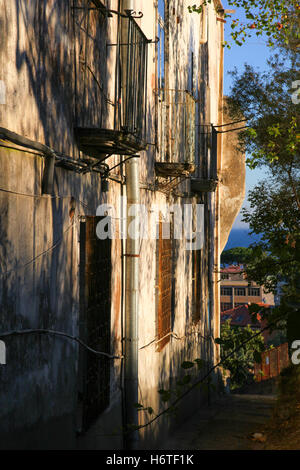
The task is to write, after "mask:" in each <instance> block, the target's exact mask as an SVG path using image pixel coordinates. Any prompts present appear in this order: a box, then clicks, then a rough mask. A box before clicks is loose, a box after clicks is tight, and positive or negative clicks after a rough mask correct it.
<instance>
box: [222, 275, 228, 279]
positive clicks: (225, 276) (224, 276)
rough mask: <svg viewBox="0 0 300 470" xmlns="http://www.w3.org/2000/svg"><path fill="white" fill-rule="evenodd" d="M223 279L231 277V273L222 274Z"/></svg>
mask: <svg viewBox="0 0 300 470" xmlns="http://www.w3.org/2000/svg"><path fill="white" fill-rule="evenodd" d="M221 279H229V274H221Z"/></svg>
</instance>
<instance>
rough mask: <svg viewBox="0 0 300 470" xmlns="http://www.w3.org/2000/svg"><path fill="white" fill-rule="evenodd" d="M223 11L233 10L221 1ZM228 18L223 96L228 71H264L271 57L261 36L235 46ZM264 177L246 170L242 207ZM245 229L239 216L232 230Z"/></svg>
mask: <svg viewBox="0 0 300 470" xmlns="http://www.w3.org/2000/svg"><path fill="white" fill-rule="evenodd" d="M222 3H223V6H224V8H225V9H233V7H231V6H229V5H228V4H227V2H226V1H223V2H222ZM243 16H244V15H243V12H242V11H241V10H239V9H236V13H235V14H233V15H232V18H242V17H243ZM230 31H231V28H230V18H228V19H227V24H225V40H227V41H230V43H231V49H227V48H225V51H224V94H225V95H226V94H229V92H230V87H231V85H232V79H231V77H230V75H229V74H228V72H229V71H231V70H233V69H234V67H237V69H238V70H240V71H242V70H243V68H244V64H245V63H247V64H250V65H252V66H255V67H256V68H257V69H258V70H261V71H263V70H265V69H266V63H267V60H268V58H269V57H270V56H271V54H272V53H274V52H273V51H272V49H270V48H269V47H267V46H266V41H265V40H264V38H262V37H261V36H260V37H259V38H256V37H253V38H251V39H250V38H249V40H247V42H246V43H245V44H244V45H243V46H237V45H235V44H234V43H233V42H232V40H231V38H230ZM265 176H266V172H265V170H264V169H256V170H250V169H249V168H247V170H246V197H245V201H244V205H246V204H247V192H248V191H249V189H251V188H253V187H254V186H255V184H256V183H257V181H259V180H262V179H263V178H264V177H265ZM240 227H241V228H246V227H247V225H246V224H244V223H242V222H241V216H240V215H239V216H238V217H237V219H236V221H235V223H234V226H233V228H240Z"/></svg>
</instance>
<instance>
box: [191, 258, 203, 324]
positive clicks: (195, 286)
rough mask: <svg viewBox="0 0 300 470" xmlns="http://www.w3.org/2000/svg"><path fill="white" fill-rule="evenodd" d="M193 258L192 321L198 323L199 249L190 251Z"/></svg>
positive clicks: (199, 303) (199, 302)
mask: <svg viewBox="0 0 300 470" xmlns="http://www.w3.org/2000/svg"><path fill="white" fill-rule="evenodd" d="M192 257H193V258H192V260H193V278H192V282H193V322H194V323H198V321H199V320H200V314H201V250H193V251H192Z"/></svg>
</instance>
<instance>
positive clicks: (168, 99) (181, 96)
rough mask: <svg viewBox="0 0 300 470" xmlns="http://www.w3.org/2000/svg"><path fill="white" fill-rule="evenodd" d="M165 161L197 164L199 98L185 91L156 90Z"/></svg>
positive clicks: (159, 149)
mask: <svg viewBox="0 0 300 470" xmlns="http://www.w3.org/2000/svg"><path fill="white" fill-rule="evenodd" d="M156 92H157V97H158V119H157V121H158V122H157V130H158V133H157V144H158V151H159V154H160V157H159V159H160V161H161V162H174V163H175V162H186V163H195V136H196V132H195V129H196V121H195V116H196V100H195V98H194V97H193V96H192V94H191V93H190V92H188V91H185V90H170V89H159V90H156Z"/></svg>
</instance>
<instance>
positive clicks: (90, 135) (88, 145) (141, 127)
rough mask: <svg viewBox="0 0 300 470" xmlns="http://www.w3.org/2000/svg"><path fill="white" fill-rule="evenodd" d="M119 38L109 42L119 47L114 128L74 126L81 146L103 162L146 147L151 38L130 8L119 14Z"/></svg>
mask: <svg viewBox="0 0 300 470" xmlns="http://www.w3.org/2000/svg"><path fill="white" fill-rule="evenodd" d="M114 13H116V12H114ZM117 38H118V39H117V42H116V43H115V44H107V47H115V48H116V53H115V54H114V55H115V77H116V84H115V97H114V103H115V104H114V106H115V108H114V128H112V129H107V128H97V127H76V128H75V134H76V137H77V142H78V146H79V149H80V150H81V151H83V152H84V153H85V154H86V155H89V156H92V157H96V158H98V159H99V160H100V161H101V160H104V159H105V158H107V156H108V155H112V154H117V155H131V154H134V153H136V152H139V151H141V150H144V149H146V148H147V144H146V140H145V136H146V111H147V110H146V103H147V95H146V93H147V48H148V43H149V42H151V41H149V40H148V39H147V38H146V36H145V35H144V33H143V31H142V30H141V28H140V27H139V25H138V24H137V23H136V21H135V20H134V18H133V17H132V12H131V11H129V10H127V11H126V12H125V13H124V14H120V13H118V34H117Z"/></svg>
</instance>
